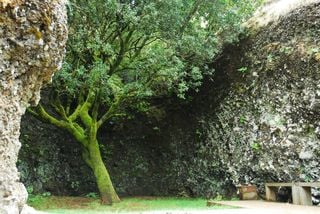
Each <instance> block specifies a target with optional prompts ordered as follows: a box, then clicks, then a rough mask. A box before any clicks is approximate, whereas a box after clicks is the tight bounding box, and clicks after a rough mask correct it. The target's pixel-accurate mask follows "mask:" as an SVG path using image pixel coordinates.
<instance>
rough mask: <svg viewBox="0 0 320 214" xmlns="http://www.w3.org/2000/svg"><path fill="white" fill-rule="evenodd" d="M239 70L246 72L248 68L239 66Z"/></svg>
mask: <svg viewBox="0 0 320 214" xmlns="http://www.w3.org/2000/svg"><path fill="white" fill-rule="evenodd" d="M238 71H239V72H241V73H246V72H247V71H248V68H247V67H241V68H239V69H238Z"/></svg>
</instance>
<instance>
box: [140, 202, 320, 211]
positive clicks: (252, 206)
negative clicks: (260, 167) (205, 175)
mask: <svg viewBox="0 0 320 214" xmlns="http://www.w3.org/2000/svg"><path fill="white" fill-rule="evenodd" d="M219 204H222V205H228V206H235V207H238V208H236V209H224V210H202V211H169V210H168V211H152V212H143V214H151V213H152V214H320V206H300V205H293V204H288V203H275V202H265V201H221V202H219Z"/></svg>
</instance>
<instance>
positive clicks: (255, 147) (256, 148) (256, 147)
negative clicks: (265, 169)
mask: <svg viewBox="0 0 320 214" xmlns="http://www.w3.org/2000/svg"><path fill="white" fill-rule="evenodd" d="M251 148H252V149H253V151H256V152H258V151H260V150H261V145H260V143H259V142H254V143H252V144H251Z"/></svg>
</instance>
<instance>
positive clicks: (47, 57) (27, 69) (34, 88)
mask: <svg viewBox="0 0 320 214" xmlns="http://www.w3.org/2000/svg"><path fill="white" fill-rule="evenodd" d="M66 22H67V18H66V9H65V2H64V1H62V0H61V1H53V0H25V1H18V0H1V1H0V91H1V95H0V213H1V214H16V213H21V212H22V211H23V210H24V209H25V207H26V206H25V204H26V200H27V192H26V189H25V187H24V186H23V184H22V183H20V182H19V173H18V171H17V168H16V162H17V157H18V152H19V149H20V146H21V145H20V142H19V135H20V120H21V116H22V115H23V114H24V112H25V110H26V108H27V107H28V105H29V104H36V103H37V102H38V101H39V99H40V94H39V93H40V88H41V87H42V86H43V85H44V84H46V83H48V82H50V80H51V76H52V75H53V72H55V71H57V69H58V68H59V67H60V66H61V61H62V58H63V55H64V48H65V43H66V38H67V27H66ZM23 212H24V213H28V212H27V211H26V209H25V211H23Z"/></svg>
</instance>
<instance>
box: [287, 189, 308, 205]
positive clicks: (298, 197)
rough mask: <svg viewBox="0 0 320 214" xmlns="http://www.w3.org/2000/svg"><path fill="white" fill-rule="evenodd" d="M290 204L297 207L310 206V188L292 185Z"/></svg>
mask: <svg viewBox="0 0 320 214" xmlns="http://www.w3.org/2000/svg"><path fill="white" fill-rule="evenodd" d="M292 202H293V204H297V205H307V206H311V205H312V198H311V187H301V186H298V185H294V186H293V187H292Z"/></svg>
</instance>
